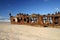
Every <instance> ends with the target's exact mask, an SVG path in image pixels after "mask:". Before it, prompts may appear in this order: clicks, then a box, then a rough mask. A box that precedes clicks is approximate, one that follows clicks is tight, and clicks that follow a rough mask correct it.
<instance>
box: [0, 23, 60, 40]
mask: <svg viewBox="0 0 60 40" xmlns="http://www.w3.org/2000/svg"><path fill="white" fill-rule="evenodd" d="M0 40H60V29H59V28H43V27H32V26H28V25H11V24H10V23H0Z"/></svg>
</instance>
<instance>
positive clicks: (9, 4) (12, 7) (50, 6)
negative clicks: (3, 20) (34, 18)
mask: <svg viewBox="0 0 60 40" xmlns="http://www.w3.org/2000/svg"><path fill="white" fill-rule="evenodd" d="M56 11H60V0H0V16H2V17H9V13H10V12H11V13H12V15H16V14H17V13H20V12H21V13H28V14H32V13H37V14H38V13H39V14H47V13H54V12H56Z"/></svg>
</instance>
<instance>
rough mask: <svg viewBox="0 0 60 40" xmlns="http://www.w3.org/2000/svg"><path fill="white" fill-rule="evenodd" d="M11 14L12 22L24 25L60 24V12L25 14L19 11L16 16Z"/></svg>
mask: <svg viewBox="0 0 60 40" xmlns="http://www.w3.org/2000/svg"><path fill="white" fill-rule="evenodd" d="M9 15H10V22H11V24H20V25H21V24H22V25H40V26H43V27H48V26H50V27H51V26H52V27H57V26H60V12H56V13H55V14H47V15H40V14H35V13H33V14H31V15H29V14H24V13H18V14H17V15H16V16H12V15H11V13H10V14H9Z"/></svg>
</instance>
